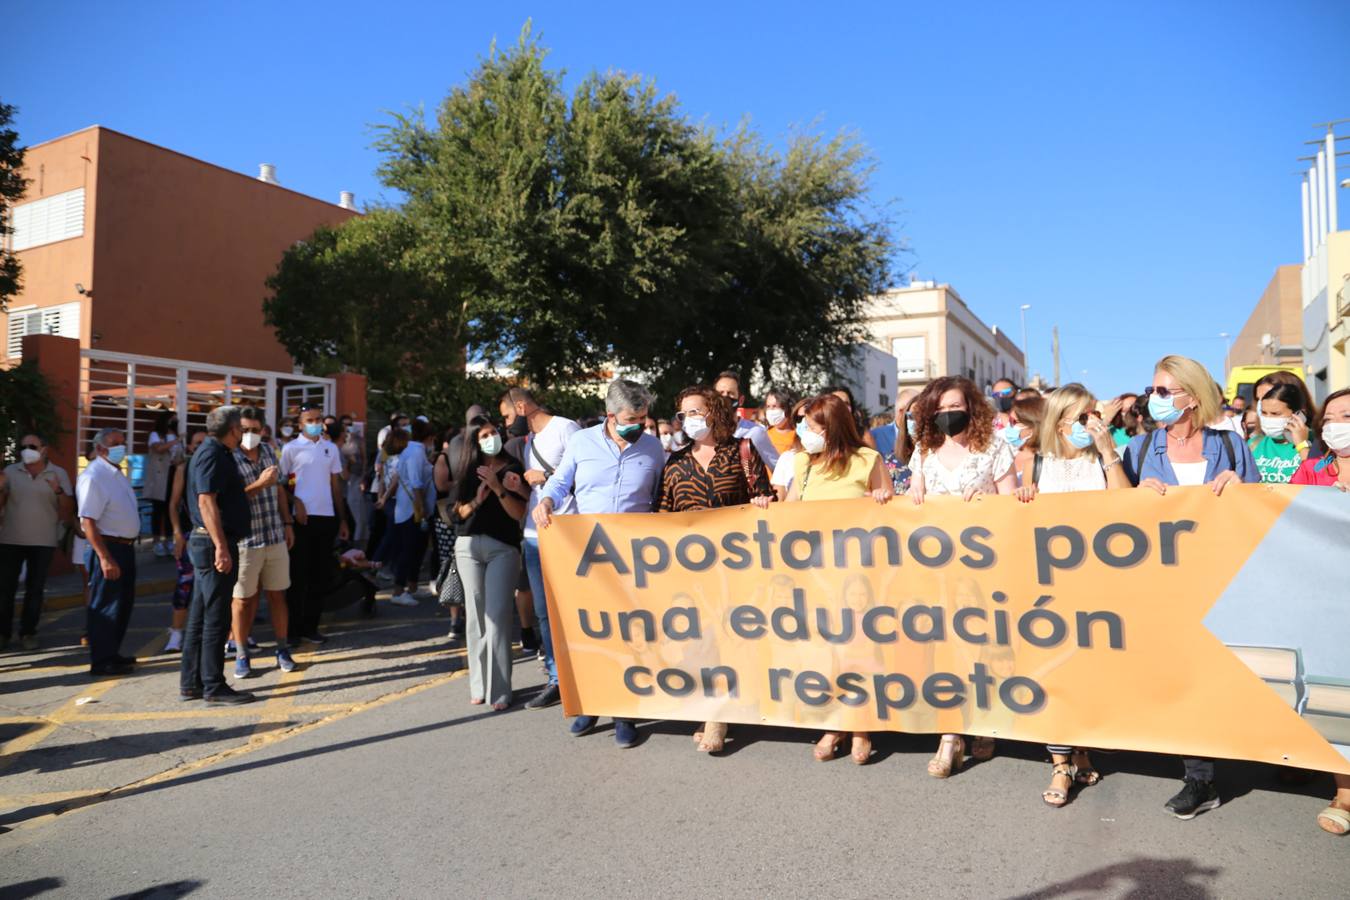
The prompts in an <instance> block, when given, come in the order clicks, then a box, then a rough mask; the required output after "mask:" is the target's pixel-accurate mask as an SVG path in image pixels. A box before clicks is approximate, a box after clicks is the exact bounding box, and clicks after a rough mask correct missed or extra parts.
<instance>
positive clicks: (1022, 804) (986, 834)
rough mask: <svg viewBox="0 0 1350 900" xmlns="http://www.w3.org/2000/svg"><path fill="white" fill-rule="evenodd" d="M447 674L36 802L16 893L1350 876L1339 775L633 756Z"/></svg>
mask: <svg viewBox="0 0 1350 900" xmlns="http://www.w3.org/2000/svg"><path fill="white" fill-rule="evenodd" d="M168 674H169V673H165V677H168ZM516 677H517V685H518V687H520V688H525V687H526V686H528V685H531V684H537V682H538V680H539V677H540V676H539V672H538V667H537V666H536V664H535V663H533V662H532V661H531V662H524V661H522V662H520V663H518V664H517V667H516ZM431 683H432V686H431V687H427V688H425V689H416V688H414V689H412V690H403V691H401V692H400V693H398V694H396V695H393V696H391V697H387V698H386V699H385V700H383V701H380V702H377V703H373V704H370V705H368V706H367V707H363V708H361V709H359V710H357V711H354V712H352V713H351V714H350V715H341V716H334V717H332V718H331V719H330V720H327V721H324V722H318V723H317V724H314V723H311V724H310V725H308V726H307V727H304V728H298V729H295V730H293V731H291V732H287V733H286V734H285V735H283V736H281V737H279V738H278V739H274V740H272V741H270V742H266V743H262V744H260V745H258V746H257V747H256V749H252V750H248V751H247V752H242V753H240V754H238V755H234V756H230V757H228V758H225V759H222V760H220V761H218V762H216V763H215V764H213V765H209V766H205V767H201V768H196V769H189V770H186V771H182V772H180V773H179V774H177V775H175V776H173V777H169V778H167V779H166V780H161V781H155V782H152V783H148V784H146V785H144V786H143V787H141V788H138V789H133V790H131V791H129V792H127V793H126V794H123V795H115V796H113V797H112V798H110V799H106V800H103V801H102V802H97V803H93V804H91V805H88V806H86V807H83V808H80V809H76V810H73V811H70V812H65V813H63V814H61V815H58V816H54V817H46V818H39V819H34V820H30V821H27V822H23V823H21V824H19V825H18V826H16V827H15V828H14V830H12V831H10V832H9V833H6V834H3V835H0V883H2V884H4V885H6V887H4V888H3V889H0V896H3V897H30V896H43V897H80V898H88V897H119V896H135V897H159V896H165V897H171V896H185V895H191V896H193V897H194V898H195V897H202V898H206V897H234V898H238V897H276V896H286V897H326V898H332V897H380V898H385V897H444V896H451V895H455V896H471V897H472V896H490V897H540V896H553V897H591V896H599V895H605V896H617V897H684V898H688V897H765V896H785V897H808V896H809V897H818V898H824V897H830V898H838V897H871V896H895V897H961V898H968V897H1025V898H1032V897H1034V898H1080V897H1128V898H1145V897H1159V898H1183V900H1199V898H1211V897H1215V898H1217V897H1253V898H1276V897H1290V898H1321V897H1327V898H1344V897H1347V896H1350V855H1348V854H1350V839H1342V838H1335V837H1332V836H1330V835H1326V834H1324V833H1322V832H1321V831H1320V830H1319V829H1318V828H1317V826H1316V824H1315V822H1314V818H1315V816H1316V814H1317V812H1318V810H1319V809H1321V808H1322V806H1323V805H1324V803H1325V800H1326V798H1328V797H1329V796H1330V795H1331V783H1330V779H1329V778H1325V777H1318V778H1316V779H1315V780H1313V781H1312V782H1310V783H1309V784H1306V785H1301V786H1297V787H1289V786H1286V785H1283V784H1282V783H1281V782H1280V780H1279V778H1278V777H1277V774H1278V773H1276V772H1275V771H1273V770H1271V769H1269V768H1266V767H1260V766H1254V765H1246V764H1236V763H1230V764H1222V765H1221V770H1220V778H1221V782H1222V785H1223V788H1224V792H1225V800H1226V802H1225V804H1224V806H1223V807H1221V808H1220V809H1218V810H1216V811H1214V812H1212V813H1208V814H1205V815H1203V816H1201V817H1199V818H1197V819H1195V820H1193V821H1190V822H1181V821H1177V820H1175V819H1172V818H1171V817H1169V816H1167V815H1166V814H1165V813H1164V812H1163V810H1162V803H1163V801H1164V800H1166V799H1167V797H1169V796H1170V795H1171V793H1172V792H1173V791H1174V789H1175V788H1176V787H1177V784H1178V782H1177V780H1176V779H1177V775H1178V774H1179V773H1178V769H1179V764H1178V763H1177V762H1176V761H1175V760H1172V759H1168V758H1164V757H1154V756H1148V755H1141V754H1114V755H1110V756H1103V757H1100V762H1101V764H1102V765H1101V767H1102V769H1103V771H1104V772H1105V773H1106V778H1105V779H1104V780H1103V782H1102V783H1101V784H1100V785H1098V786H1096V787H1093V788H1089V789H1086V790H1084V791H1083V792H1082V793H1081V794H1079V795H1076V796H1075V799H1074V802H1073V803H1071V804H1070V805H1069V806H1068V807H1067V808H1065V809H1062V810H1053V809H1050V808H1048V807H1046V806H1044V805H1043V804H1042V803H1041V800H1040V791H1041V790H1042V789H1043V788H1044V787H1045V786H1046V783H1047V780H1048V775H1049V771H1048V770H1049V766H1048V765H1047V764H1046V763H1045V762H1044V761H1043V755H1042V754H1043V750H1041V749H1039V748H1035V747H1029V746H1025V745H1012V746H1001V747H1000V754H999V755H998V756H996V757H995V758H994V759H993V760H991V761H989V762H987V763H983V764H980V765H976V766H974V767H972V768H967V769H966V770H965V771H963V772H962V773H960V774H959V775H957V776H956V777H954V778H952V779H951V780H949V781H946V782H941V781H937V780H934V779H932V778H930V777H928V776H927V775H926V774H925V772H924V766H925V762H926V760H927V759H928V757H929V755H930V754H931V752H932V749H933V746H934V744H935V742H936V738H935V737H931V736H892V737H887V738H884V739H882V740H881V741H879V743H878V749H879V752H878V754H877V755H876V757H875V758H874V761H873V763H872V764H870V765H868V766H864V767H857V766H854V765H852V764H851V763H850V762H849V761H848V759H847V758H842V759H839V760H836V761H833V762H830V763H825V764H821V763H817V762H815V761H813V760H812V758H811V752H810V751H811V745H810V739H811V737H812V735H811V734H809V733H807V732H797V731H785V730H771V729H756V728H745V727H741V728H733V737H734V738H735V740H734V741H733V742H732V743H731V744H730V745H729V752H728V753H727V754H725V755H724V756H722V757H720V758H710V757H707V756H704V755H700V754H698V753H696V752H695V751H694V749H693V745H692V742H691V741H690V738H689V733H690V731H691V730H692V729H691V728H690V727H689V726H687V725H685V724H681V723H655V724H646V725H644V726H642V728H641V733H642V735H643V742H642V743H641V744H640V745H639V746H638V747H636V748H634V749H631V750H626V751H623V750H619V749H618V748H616V746H615V745H614V742H613V739H612V732H611V730H610V726H609V724H608V722H607V721H606V722H605V723H604V725H603V729H602V730H600V731H597V732H596V733H595V734H593V735H591V736H588V737H584V738H571V737H569V736H568V735H567V734H566V733H565V730H564V727H565V723H564V720H563V719H562V717H561V714H560V712H559V709H558V708H557V707H555V708H553V709H552V710H545V711H537V712H533V711H525V710H523V709H521V708H520V707H518V706H517V707H516V708H514V709H512V710H509V711H507V712H504V713H492V712H491V711H484V708H483V707H472V706H470V705H469V703H468V693H467V681H466V680H465V679H464V678H462V677H457V676H454V675H450V676H442V677H440V679H439V680H438V681H435V682H431ZM521 695H522V696H527V695H528V691H526V690H522V692H521Z"/></svg>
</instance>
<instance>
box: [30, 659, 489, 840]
mask: <svg viewBox="0 0 1350 900" xmlns="http://www.w3.org/2000/svg"><path fill="white" fill-rule="evenodd" d="M467 674H468V673H467V671H465V670H463V669H460V670H459V671H456V672H450V673H447V674H445V675H438V676H436V677H435V678H431V679H428V680H427V681H423V682H420V683H419V684H415V685H412V686H411V687H407V688H404V689H403V690H401V691H394V692H393V693H389V694H385V695H384V696H382V697H376V698H375V699H373V700H367V701H365V702H363V703H358V704H356V705H354V706H352V707H350V708H349V709H347V710H346V711H345V712H338V713H333V714H332V715H329V716H325V717H324V718H322V719H315V720H313V721H311V722H302V723H301V724H299V725H295V726H293V727H291V728H286V729H282V730H278V731H270V732H268V733H267V734H264V735H259V736H256V737H254V738H253V739H251V740H250V741H249V742H248V743H246V744H241V745H240V746H238V747H231V748H230V749H228V750H222V751H220V752H219V753H214V754H212V755H210V756H206V757H203V758H201V759H196V760H191V761H189V762H186V763H183V764H181V765H178V766H175V767H173V768H172V769H167V770H165V771H163V772H160V773H159V774H157V775H151V776H149V777H147V778H142V779H139V780H137V781H133V782H131V783H129V784H124V785H122V786H121V787H116V788H111V789H109V790H106V791H97V792H94V793H89V794H85V795H83V796H80V797H77V798H76V799H72V800H71V801H70V802H68V803H66V804H65V805H64V806H62V807H61V808H60V809H58V810H56V811H54V812H50V813H46V814H44V815H41V816H38V817H37V818H34V819H29V820H28V821H25V822H18V823H16V824H15V825H14V826H13V828H14V829H19V828H33V827H36V826H38V825H45V824H46V823H48V822H51V821H53V820H55V819H56V817H57V816H62V815H66V814H67V813H72V812H76V811H78V810H81V809H88V808H89V807H91V806H93V805H95V804H98V803H102V802H103V801H105V800H113V799H116V798H118V797H124V796H127V795H129V794H133V793H135V792H137V791H139V790H141V789H143V788H146V787H149V786H151V785H155V784H160V783H162V782H165V781H172V780H173V779H175V778H178V777H179V776H182V775H187V774H189V773H191V772H195V771H197V770H198V769H204V768H207V767H208V766H213V765H215V764H216V763H218V762H223V761H225V760H227V759H234V758H235V757H238V756H243V755H245V754H248V753H252V752H253V751H255V750H259V749H261V748H263V747H268V746H271V745H272V744H278V743H280V742H282V741H285V740H289V739H291V738H293V737H295V736H297V735H301V734H305V733H307V732H310V731H313V730H315V729H317V728H322V727H323V726H325V725H330V724H332V723H333V722H340V721H342V720H344V719H347V718H350V717H351V716H354V715H356V714H357V713H362V712H365V711H366V710H369V709H375V708H376V707H379V706H384V705H385V704H387V703H393V702H394V701H396V700H402V699H403V698H405V697H411V696H413V695H414V694H420V693H421V692H422V691H425V690H429V689H431V688H433V687H438V686H440V685H442V684H446V683H448V682H450V681H454V680H455V679H456V678H462V677H464V676H465V675H467Z"/></svg>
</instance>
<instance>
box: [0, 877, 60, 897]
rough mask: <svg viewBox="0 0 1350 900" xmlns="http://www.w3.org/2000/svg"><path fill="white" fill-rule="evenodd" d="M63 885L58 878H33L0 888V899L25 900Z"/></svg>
mask: <svg viewBox="0 0 1350 900" xmlns="http://www.w3.org/2000/svg"><path fill="white" fill-rule="evenodd" d="M63 884H65V882H64V881H62V880H61V879H60V878H34V879H33V880H32V881H20V882H19V883H18V884H7V885H5V886H4V887H0V897H3V898H4V900H26V898H28V897H36V896H37V895H38V894H45V893H47V892H48V891H54V890H56V889H57V888H59V887H60V886H61V885H63Z"/></svg>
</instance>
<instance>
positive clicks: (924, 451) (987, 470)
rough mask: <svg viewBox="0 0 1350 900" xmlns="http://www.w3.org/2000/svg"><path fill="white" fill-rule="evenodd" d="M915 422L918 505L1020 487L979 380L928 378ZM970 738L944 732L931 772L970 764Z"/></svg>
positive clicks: (977, 747)
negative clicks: (967, 760) (935, 499)
mask: <svg viewBox="0 0 1350 900" xmlns="http://www.w3.org/2000/svg"><path fill="white" fill-rule="evenodd" d="M912 410H913V413H914V422H915V434H914V444H915V450H914V458H913V459H912V460H911V461H910V464H909V465H910V468H911V469H912V470H913V477H912V480H911V482H910V485H909V496H910V499H912V500H913V501H914V504H915V505H916V506H917V505H919V504H921V503H923V501H924V498H925V497H929V496H937V495H944V494H945V495H950V496H955V497H960V498H962V499H963V500H973V499H975V498H976V497H979V496H981V495H982V494H1011V493H1012V492H1013V491H1014V490H1015V489H1016V487H1017V484H1016V480H1017V476H1016V475H1015V474H1014V472H1013V450H1012V447H1011V445H1009V444H1008V442H1007V441H1006V440H1004V439H1003V438H1001V437H999V436H998V435H996V434H995V433H994V410H993V408H992V407H990V405H989V404H988V403H986V402H985V399H984V397H983V396H982V395H981V394H980V389H979V388H977V387H976V386H975V382H973V381H971V380H970V379H969V378H960V377H956V376H951V375H948V376H945V377H943V378H936V379H934V380H933V381H931V382H929V384H928V386H927V387H925V388H924V389H923V393H922V394H920V395H919V399H917V400H915V401H914V406H913V407H912ZM965 749H966V743H965V738H963V737H962V736H961V735H959V734H944V735H943V736H942V742H941V743H940V744H939V745H938V752H937V755H936V756H934V757H933V759H932V760H931V761H930V762H929V763H928V774H929V775H932V776H933V777H934V778H946V777H948V776H949V775H951V774H952V772H954V771H959V770H960V768H961V766H962V765H963V764H964V762H965ZM970 755H971V756H972V757H974V758H975V759H978V760H985V759H989V758H990V757H991V756H993V755H994V740H993V738H983V737H981V738H975V739H974V741H973V742H972V743H971V748H970Z"/></svg>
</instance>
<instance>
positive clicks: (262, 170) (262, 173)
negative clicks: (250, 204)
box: [258, 163, 281, 184]
mask: <svg viewBox="0 0 1350 900" xmlns="http://www.w3.org/2000/svg"><path fill="white" fill-rule="evenodd" d="M258 180H259V181H265V182H267V183H268V184H281V182H280V181H277V167H276V166H274V165H272V164H271V163H262V164H261V165H259V166H258Z"/></svg>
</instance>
